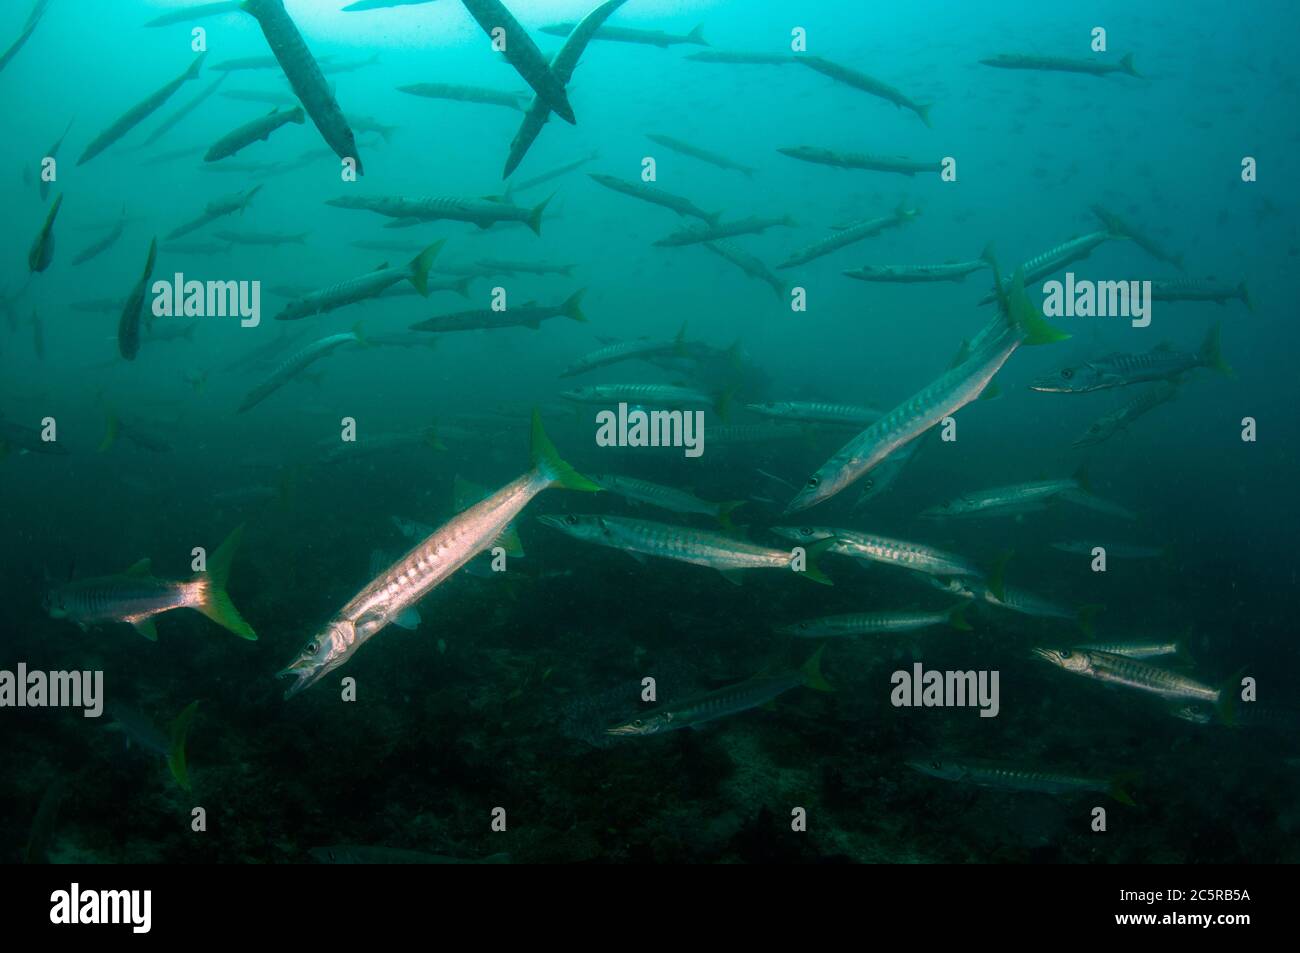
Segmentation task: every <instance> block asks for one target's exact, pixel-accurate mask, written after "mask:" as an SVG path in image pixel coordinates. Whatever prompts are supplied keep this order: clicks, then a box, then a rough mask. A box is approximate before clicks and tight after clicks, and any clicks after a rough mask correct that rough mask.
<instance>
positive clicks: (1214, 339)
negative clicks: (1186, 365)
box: [1201, 321, 1237, 377]
mask: <svg viewBox="0 0 1300 953" xmlns="http://www.w3.org/2000/svg"><path fill="white" fill-rule="evenodd" d="M1220 327H1221V326H1220V324H1219V322H1218V321H1216V322H1214V326H1213V327H1211V328H1210V330H1209V331H1208V332H1206V335H1205V343H1203V344H1202V345H1201V362H1202V363H1203V364H1205V366H1206V367H1212V368H1214V370H1216V371H1218V372H1219V373H1220V374H1222V375H1223V376H1224V377H1236V376H1237V374H1236V372H1235V371H1234V370H1233V369H1232V368H1231V367H1230V366H1229V365H1228V362H1227V361H1225V360H1224V359H1223V347H1222V342H1221V340H1220V334H1221V332H1220Z"/></svg>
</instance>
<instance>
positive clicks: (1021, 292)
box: [785, 269, 1068, 513]
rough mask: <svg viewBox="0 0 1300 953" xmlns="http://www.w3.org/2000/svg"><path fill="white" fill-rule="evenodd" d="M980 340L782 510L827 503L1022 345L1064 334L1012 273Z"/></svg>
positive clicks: (968, 394)
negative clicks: (1008, 287)
mask: <svg viewBox="0 0 1300 953" xmlns="http://www.w3.org/2000/svg"><path fill="white" fill-rule="evenodd" d="M995 271H996V269H995ZM980 337H981V338H982V343H981V344H980V346H979V347H978V348H975V349H973V350H972V352H971V354H970V356H969V357H968V358H967V359H966V360H965V361H964V362H962V363H961V364H959V365H958V366H957V367H955V368H953V369H952V370H950V371H948V372H946V373H945V374H943V375H942V376H941V377H939V379H938V380H936V381H934V382H933V383H931V384H930V385H929V386H927V387H925V388H924V389H922V390H921V391H919V392H918V393H917V394H915V395H914V396H912V397H910V398H908V399H907V400H905V401H904V402H903V403H901V404H899V405H898V406H897V407H895V408H894V409H893V410H891V411H890V412H889V413H888V414H886V415H885V416H884V417H881V418H880V420H878V421H876V423H874V424H872V425H871V426H870V427H868V428H867V429H866V430H864V431H863V432H862V433H860V434H858V436H856V437H854V438H853V439H852V440H850V441H849V442H848V443H847V444H845V445H844V446H843V447H842V448H840V450H839V452H838V453H836V454H835V455H834V456H833V457H831V458H830V459H829V460H827V461H826V463H824V464H823V465H822V466H821V468H820V469H818V470H817V472H816V473H814V474H813V475H812V476H811V477H809V479H808V482H807V484H806V485H805V486H804V488H803V489H802V490H800V491H799V493H798V495H797V496H795V498H794V499H793V500H792V501H791V502H790V505H789V506H787V507H786V510H785V511H786V512H787V513H795V512H798V511H799V510H804V509H807V508H808V507H810V506H814V505H815V504H817V503H821V502H823V501H825V500H828V499H830V498H831V497H832V496H834V495H835V494H837V493H839V492H840V491H841V490H843V489H844V488H845V487H847V486H849V485H850V484H851V483H853V482H854V481H855V480H857V479H858V478H859V477H861V476H862V475H863V474H864V473H867V472H868V471H869V470H871V468H872V467H874V466H876V465H877V464H878V463H880V462H881V461H882V460H884V459H885V458H886V457H888V456H889V455H890V454H891V453H893V452H894V451H895V450H897V449H899V448H900V447H902V446H905V445H906V444H908V443H910V442H911V441H913V440H915V439H916V438H917V437H919V436H921V434H923V433H925V432H926V431H927V430H929V429H930V428H931V427H933V426H934V425H935V424H937V423H938V422H939V421H941V420H942V419H943V418H944V417H947V416H949V415H951V414H955V413H956V412H957V411H958V410H960V409H961V408H963V407H965V406H966V405H967V404H969V403H970V402H971V401H973V400H975V399H976V398H978V397H979V395H980V393H981V392H982V391H983V390H984V389H985V388H986V387H987V386H988V384H989V382H990V381H991V380H992V379H993V376H994V375H995V374H997V372H998V371H999V370H1001V369H1002V365H1004V364H1005V363H1006V362H1007V361H1008V360H1009V359H1010V357H1011V355H1012V354H1014V353H1015V352H1016V349H1017V348H1019V347H1020V346H1021V345H1023V344H1028V345H1036V344H1050V343H1052V342H1053V341H1060V340H1064V339H1065V338H1066V337H1068V335H1066V334H1064V333H1062V332H1061V331H1058V330H1056V329H1055V328H1053V327H1052V326H1051V325H1049V324H1048V323H1047V322H1046V321H1044V320H1043V319H1042V317H1041V316H1039V314H1038V313H1037V312H1036V311H1035V310H1034V307H1033V305H1032V304H1030V303H1029V298H1028V296H1027V295H1026V294H1025V288H1024V282H1023V280H1022V278H1021V275H1020V273H1019V272H1017V273H1016V275H1015V276H1014V277H1013V278H1012V281H1011V290H1010V292H1009V294H1008V295H1007V296H1006V301H1005V307H1004V310H1003V313H1001V314H999V315H998V317H997V318H996V319H995V321H994V322H993V323H992V324H990V325H989V327H988V328H986V329H985V332H984V333H983V334H981V336H980Z"/></svg>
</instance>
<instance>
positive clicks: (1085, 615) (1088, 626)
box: [1075, 602, 1106, 638]
mask: <svg viewBox="0 0 1300 953" xmlns="http://www.w3.org/2000/svg"><path fill="white" fill-rule="evenodd" d="M1104 608H1106V607H1105V606H1103V605H1101V604H1099V603H1095V602H1092V603H1089V604H1088V605H1086V606H1080V607H1079V611H1078V612H1077V613H1075V618H1076V619H1078V621H1079V630H1080V631H1081V632H1083V634H1084V635H1086V636H1088V637H1089V638H1091V637H1092V620H1093V617H1095V616H1096V615H1097V613H1098V612H1100V611H1101V610H1102V609H1104Z"/></svg>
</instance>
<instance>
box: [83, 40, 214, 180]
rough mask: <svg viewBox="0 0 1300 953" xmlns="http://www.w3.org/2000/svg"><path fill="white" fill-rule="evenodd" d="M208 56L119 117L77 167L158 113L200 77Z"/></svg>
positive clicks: (89, 147)
mask: <svg viewBox="0 0 1300 953" xmlns="http://www.w3.org/2000/svg"><path fill="white" fill-rule="evenodd" d="M207 55H208V54H207V52H206V51H205V52H203V53H200V54H199V55H198V56H197V57H195V59H194V62H193V63H191V64H190V65H189V68H188V69H186V70H185V72H184V73H181V75H180V76H178V77H176V78H175V79H174V80H172V81H171V82H170V83H168V84H167V85H166V86H164V87H163V88H162V89H160V90H158V91H157V92H156V93H154V94H153V95H152V96H150V97H149V98H148V99H146V100H144V101H143V102H140V103H137V104H136V105H135V106H132V107H131V108H130V109H128V110H127V111H126V112H125V113H124V114H123V115H121V116H120V117H118V119H117V121H116V122H114V123H113V124H112V125H111V126H109V127H108V128H107V129H105V130H104V131H103V132H101V133H100V134H99V135H98V136H96V137H95V138H94V140H92V141H91V143H90V145H88V146H86V149H85V151H84V152H82V153H81V157H80V158H79V159H77V165H84V164H85V163H87V162H89V161H90V160H91V159H93V158H95V156H97V155H99V154H100V153H101V152H103V151H104V150H105V149H107V148H108V147H109V146H111V145H112V144H113V143H115V142H117V140H119V139H121V138H122V137H123V136H125V135H126V134H127V133H128V132H130V131H131V130H132V129H134V128H135V127H136V126H137V125H138V124H139V123H140V122H142V121H143V120H144V119H145V118H146V117H147V116H149V115H151V114H152V113H154V112H156V111H157V110H158V108H159V107H161V106H162V104H163V103H165V102H167V100H168V99H170V98H171V96H172V94H173V93H174V92H176V90H178V89H180V88H181V86H182V85H184V84H185V83H187V82H188V81H190V80H192V79H194V78H195V77H197V76H198V75H199V68H200V67H201V66H202V65H203V60H204V59H205V58H206V57H207Z"/></svg>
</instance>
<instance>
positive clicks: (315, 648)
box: [307, 639, 320, 655]
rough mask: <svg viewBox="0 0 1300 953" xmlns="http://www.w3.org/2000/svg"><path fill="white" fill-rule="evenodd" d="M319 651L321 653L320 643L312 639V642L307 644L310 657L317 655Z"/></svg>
mask: <svg viewBox="0 0 1300 953" xmlns="http://www.w3.org/2000/svg"><path fill="white" fill-rule="evenodd" d="M319 651H320V643H319V642H317V641H316V640H315V639H312V640H311V641H310V642H308V643H307V654H308V655H315V654H316V653H317V652H319Z"/></svg>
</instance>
